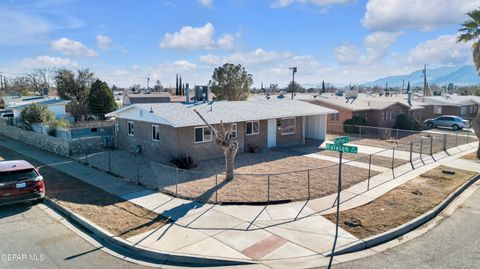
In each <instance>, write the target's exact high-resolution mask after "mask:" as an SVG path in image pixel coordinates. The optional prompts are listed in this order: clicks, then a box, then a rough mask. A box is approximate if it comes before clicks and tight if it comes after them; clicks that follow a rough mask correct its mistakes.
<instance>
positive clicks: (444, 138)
mask: <svg viewBox="0 0 480 269" xmlns="http://www.w3.org/2000/svg"><path fill="white" fill-rule="evenodd" d="M447 138H448V134H443V151H447Z"/></svg>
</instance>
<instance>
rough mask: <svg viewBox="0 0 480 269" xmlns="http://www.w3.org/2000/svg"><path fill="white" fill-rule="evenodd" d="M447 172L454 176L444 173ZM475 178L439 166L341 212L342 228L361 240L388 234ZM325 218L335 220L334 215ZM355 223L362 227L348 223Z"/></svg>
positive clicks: (457, 170)
mask: <svg viewBox="0 0 480 269" xmlns="http://www.w3.org/2000/svg"><path fill="white" fill-rule="evenodd" d="M445 169H448V170H454V171H455V175H448V174H444V173H442V170H445ZM473 176H475V172H470V171H465V170H460V169H452V168H446V167H443V166H440V167H437V168H435V169H433V170H430V171H429V172H427V173H424V174H422V175H421V176H419V177H417V178H415V179H413V180H411V181H409V182H407V183H405V184H403V185H401V186H399V187H397V188H395V189H393V190H392V191H390V192H388V193H386V194H385V195H383V196H381V197H379V198H378V199H376V200H374V201H372V202H370V203H368V204H366V205H363V206H360V207H357V208H354V209H350V210H346V211H343V212H341V213H340V225H341V227H342V228H343V229H345V230H347V231H348V232H350V233H351V234H353V235H355V236H357V237H358V238H362V239H363V238H367V237H370V236H373V235H377V234H380V233H383V232H386V231H388V230H391V229H393V228H396V227H398V226H400V225H402V224H404V223H406V222H408V221H410V220H413V219H414V218H416V217H418V216H420V215H422V214H424V213H426V212H427V211H429V210H431V209H432V208H434V207H435V206H436V205H438V204H439V203H440V202H442V201H443V200H444V199H445V198H446V197H447V196H448V195H450V193H451V192H453V191H454V190H455V189H457V188H458V187H459V186H461V185H462V184H464V183H465V182H466V181H467V180H469V179H470V178H472V177H473ZM325 217H326V218H328V219H329V220H331V221H332V222H334V221H335V219H336V218H335V214H329V215H326V216H325ZM352 221H353V222H355V221H356V222H358V221H359V222H358V224H359V225H358V226H355V227H352V226H351V225H347V224H346V223H349V222H350V223H351V222H352Z"/></svg>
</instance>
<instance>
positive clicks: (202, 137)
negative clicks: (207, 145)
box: [194, 126, 212, 143]
mask: <svg viewBox="0 0 480 269" xmlns="http://www.w3.org/2000/svg"><path fill="white" fill-rule="evenodd" d="M210 141H212V130H210V128H208V127H207V126H205V127H195V131H194V142H195V143H204V142H210Z"/></svg>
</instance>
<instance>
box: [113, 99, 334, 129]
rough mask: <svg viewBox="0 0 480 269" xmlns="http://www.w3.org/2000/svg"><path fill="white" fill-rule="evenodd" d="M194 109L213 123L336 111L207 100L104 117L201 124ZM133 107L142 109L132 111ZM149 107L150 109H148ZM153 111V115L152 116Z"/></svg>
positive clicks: (291, 102)
mask: <svg viewBox="0 0 480 269" xmlns="http://www.w3.org/2000/svg"><path fill="white" fill-rule="evenodd" d="M194 109H196V110H197V111H198V112H200V113H201V114H202V115H203V116H204V117H205V119H206V120H207V121H208V122H209V123H212V124H215V123H220V121H223V122H225V123H231V122H243V121H250V120H266V119H276V118H285V117H298V116H313V115H323V114H331V113H335V112H336V111H335V110H333V109H329V108H325V107H322V106H318V105H313V104H309V103H306V102H302V101H297V100H281V101H268V100H261V101H260V100H258V101H257V100H255V101H233V102H228V101H219V102H213V103H211V104H209V103H196V104H184V103H160V104H159V103H157V104H135V105H132V106H129V107H126V108H123V109H120V110H117V111H114V112H112V113H109V114H107V115H106V116H107V117H119V118H125V119H130V120H140V121H149V122H157V123H160V124H167V125H171V126H173V127H187V126H199V125H204V123H203V122H202V120H201V119H200V118H199V117H198V115H197V114H196V113H195V112H194ZM132 110H137V111H142V112H138V113H135V112H134V113H132ZM150 111H152V112H151V113H150ZM152 114H153V116H154V117H151V115H152Z"/></svg>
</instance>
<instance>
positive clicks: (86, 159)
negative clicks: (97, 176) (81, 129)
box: [85, 150, 88, 164]
mask: <svg viewBox="0 0 480 269" xmlns="http://www.w3.org/2000/svg"><path fill="white" fill-rule="evenodd" d="M85 164H88V150H86V151H85Z"/></svg>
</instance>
